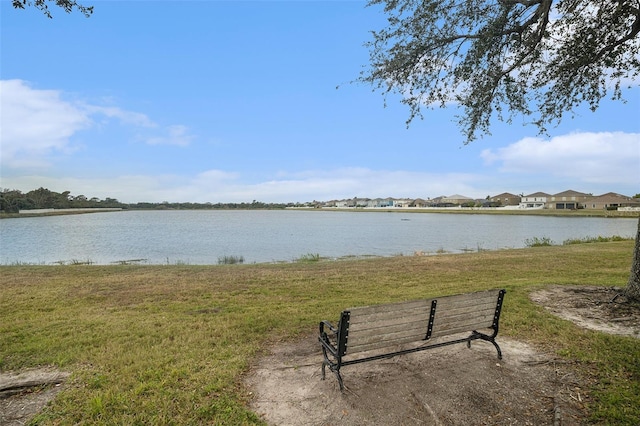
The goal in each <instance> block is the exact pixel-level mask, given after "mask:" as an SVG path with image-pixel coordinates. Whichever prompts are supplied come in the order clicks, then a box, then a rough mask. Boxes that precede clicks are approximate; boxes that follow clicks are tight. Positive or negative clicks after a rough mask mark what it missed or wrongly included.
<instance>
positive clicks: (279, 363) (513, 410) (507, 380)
mask: <svg viewBox="0 0 640 426" xmlns="http://www.w3.org/2000/svg"><path fill="white" fill-rule="evenodd" d="M616 294H617V292H616V289H612V288H603V287H568V286H549V287H546V288H544V289H543V290H539V291H537V292H535V293H532V294H531V299H532V300H533V301H535V302H536V303H539V304H541V305H543V306H545V308H546V309H548V310H549V311H550V312H552V313H554V314H556V315H558V316H561V317H563V318H565V319H568V320H571V321H574V322H575V323H576V324H577V325H579V326H581V327H585V328H591V329H595V330H599V331H603V332H607V333H614V334H624V335H630V336H634V337H637V338H640V307H638V306H637V305H636V306H632V305H629V304H626V303H623V302H625V300H624V298H622V297H621V296H619V297H616ZM614 298H615V300H614V302H613V303H611V301H612V300H613V299H614ZM497 341H498V343H499V344H500V346H501V348H502V352H503V359H502V360H498V358H497V356H496V351H495V349H494V348H493V346H492V345H491V344H489V343H486V342H482V341H475V342H473V343H472V345H471V349H467V347H466V345H464V344H459V345H452V346H446V347H443V348H438V349H432V350H428V351H422V352H418V353H413V354H409V355H404V356H400V357H396V358H392V359H387V360H381V361H374V362H367V363H363V364H356V365H351V366H347V367H344V369H343V371H342V373H343V378H344V382H345V386H346V388H347V390H346V392H345V393H341V392H340V390H339V387H338V382H337V380H336V378H335V376H333V374H332V373H331V372H330V371H328V370H327V377H326V379H325V380H321V377H320V376H321V372H320V371H321V370H320V367H321V363H322V352H321V349H320V345H319V343H318V341H317V336H316V335H315V334H314V335H309V336H307V337H305V338H303V339H300V340H298V341H294V342H287V344H286V345H276V346H274V347H273V348H271V349H270V350H268V351H267V353H266V354H265V355H264V356H263V357H261V358H260V359H258V360H257V361H256V363H255V365H254V366H253V367H252V369H251V371H250V372H249V374H247V376H246V380H245V386H246V389H247V392H248V394H249V396H250V407H251V409H252V410H254V411H255V412H256V413H258V414H259V415H260V416H261V417H262V418H263V419H264V420H265V421H266V422H267V423H268V424H270V425H292V426H295V425H305V426H307V425H318V426H320V425H327V426H328V425H338V424H340V425H346V426H350V425H369V424H394V425H554V426H567V425H579V424H582V423H583V421H582V420H583V419H584V416H585V415H586V413H585V410H584V404H585V403H586V402H588V400H589V395H588V393H587V389H588V387H589V386H588V384H587V383H586V382H585V381H584V379H583V378H581V377H579V376H578V375H577V373H576V372H575V371H574V369H573V368H572V366H571V364H568V363H566V362H562V361H559V360H557V359H553V358H552V357H551V356H549V355H548V354H544V353H540V352H536V351H535V350H534V349H533V348H531V347H529V346H527V345H526V344H524V343H522V342H518V341H514V340H510V339H507V338H504V337H502V336H501V335H498V337H497ZM68 375H69V374H68V373H65V372H59V371H56V370H52V369H48V368H47V369H40V370H29V371H23V372H4V373H1V374H0V425H2V426H5V425H6V426H19V425H24V424H27V423H28V422H29V420H30V419H31V418H33V416H34V415H36V414H37V413H38V412H39V411H40V410H42V408H43V407H45V406H46V404H47V403H48V402H49V401H50V400H51V399H53V398H54V397H55V395H56V394H57V393H58V392H60V391H62V390H63V389H64V380H65V379H66V378H67V377H68ZM21 384H24V385H25V386H22V385H21ZM27 384H31V385H29V386H26V385H27Z"/></svg>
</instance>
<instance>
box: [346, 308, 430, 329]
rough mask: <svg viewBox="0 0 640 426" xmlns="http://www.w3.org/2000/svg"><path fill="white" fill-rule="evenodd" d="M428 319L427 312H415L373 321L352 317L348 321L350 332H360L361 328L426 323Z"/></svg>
mask: <svg viewBox="0 0 640 426" xmlns="http://www.w3.org/2000/svg"><path fill="white" fill-rule="evenodd" d="M428 321H429V313H428V312H424V311H423V312H417V313H415V312H414V313H411V314H409V315H401V316H395V317H383V318H378V319H377V320H375V321H362V320H361V319H355V318H354V319H353V320H352V321H349V331H350V332H360V331H362V330H369V329H372V328H373V329H379V328H382V327H391V326H394V325H399V324H412V323H416V322H422V323H425V324H426V323H427V322H428Z"/></svg>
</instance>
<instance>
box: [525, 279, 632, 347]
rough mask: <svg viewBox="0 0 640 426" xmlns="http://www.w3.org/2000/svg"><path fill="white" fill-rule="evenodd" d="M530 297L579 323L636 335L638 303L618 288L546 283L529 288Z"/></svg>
mask: <svg viewBox="0 0 640 426" xmlns="http://www.w3.org/2000/svg"><path fill="white" fill-rule="evenodd" d="M531 300H533V301H534V302H536V303H538V304H540V305H542V306H544V307H545V308H546V309H548V310H549V311H550V312H552V313H553V314H554V315H557V316H559V317H560V318H564V319H566V320H569V321H572V322H574V323H575V324H576V325H578V326H580V327H583V328H587V329H590V330H597V331H602V332H605V333H610V334H619V335H623V336H633V337H636V338H640V304H639V303H632V302H630V301H629V300H627V298H626V297H624V296H623V295H622V294H621V289H619V288H615V287H592V286H550V287H545V288H544V289H542V290H538V291H535V292H533V293H532V294H531Z"/></svg>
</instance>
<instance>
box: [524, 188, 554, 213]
mask: <svg viewBox="0 0 640 426" xmlns="http://www.w3.org/2000/svg"><path fill="white" fill-rule="evenodd" d="M549 198H551V194H547V193H546V192H534V193H533V194H529V195H525V196H524V197H522V198H521V200H520V204H519V206H520V208H522V209H543V208H545V207H546V205H547V200H548V199H549Z"/></svg>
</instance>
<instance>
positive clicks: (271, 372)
mask: <svg viewBox="0 0 640 426" xmlns="http://www.w3.org/2000/svg"><path fill="white" fill-rule="evenodd" d="M500 344H501V347H502V350H503V353H504V354H505V357H504V359H503V360H502V361H499V360H498V359H497V357H496V351H495V349H494V348H493V346H491V345H490V344H487V343H486V342H474V343H473V344H472V346H471V349H467V347H466V345H455V346H448V347H443V348H439V349H433V350H429V351H423V352H419V353H414V354H410V355H405V356H401V357H396V358H393V359H390V360H383V361H377V362H368V363H363V364H356V365H352V366H347V367H345V368H344V369H343V376H344V381H345V385H346V386H347V392H346V393H345V394H341V393H340V390H339V388H338V383H337V380H336V379H335V377H334V376H333V375H332V374H331V373H328V374H327V377H326V380H324V381H322V380H321V377H320V374H321V373H320V365H321V362H322V355H321V351H320V348H319V344H318V343H317V341H316V340H315V336H310V337H309V338H307V339H303V340H301V341H298V342H296V343H294V344H293V345H292V346H289V347H287V348H286V349H282V348H278V349H275V350H273V351H272V352H271V353H270V354H269V355H268V356H266V357H264V358H263V359H262V360H261V361H260V363H259V364H258V365H257V366H256V368H255V370H254V371H253V372H252V374H251V375H250V376H249V378H248V381H247V385H248V387H249V389H251V392H252V402H251V407H252V409H253V410H255V411H256V412H257V413H258V414H259V415H260V416H262V418H263V419H264V420H266V421H267V422H268V423H269V424H272V425H292V426H293V425H300V426H302V425H305V426H306V425H318V426H319V425H337V424H341V425H364V424H398V425H399V424H402V425H463V424H464V425H484V424H486V425H515V424H518V425H541V424H545V425H552V424H554V419H556V421H558V419H560V418H561V419H562V423H561V424H563V425H570V424H580V419H581V418H582V416H583V415H584V413H583V406H582V403H581V402H580V401H584V400H585V399H586V395H584V391H583V390H582V389H581V388H580V385H579V383H580V380H579V379H578V378H577V377H575V376H574V375H573V373H572V372H571V371H570V370H569V369H566V368H564V367H563V366H562V365H558V364H556V363H554V362H553V360H552V359H550V358H548V357H546V356H544V355H542V354H538V353H536V352H534V351H533V350H532V349H531V348H530V347H528V346H527V345H524V344H522V343H518V342H516V341H513V340H507V339H500ZM557 424H560V423H557Z"/></svg>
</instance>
